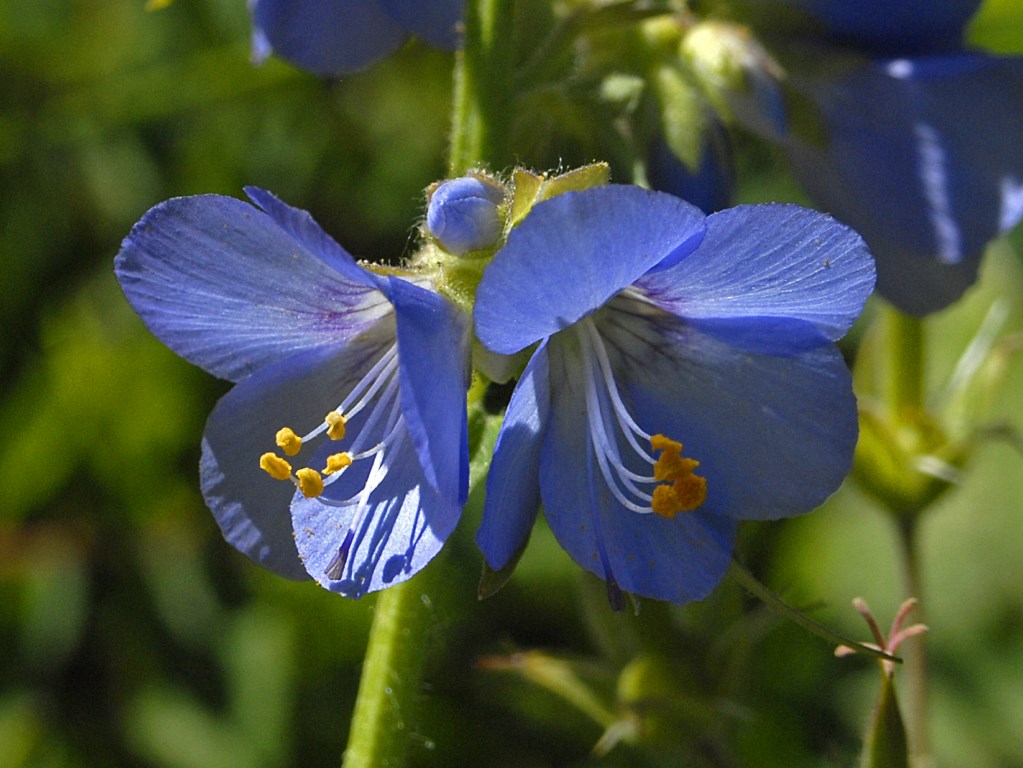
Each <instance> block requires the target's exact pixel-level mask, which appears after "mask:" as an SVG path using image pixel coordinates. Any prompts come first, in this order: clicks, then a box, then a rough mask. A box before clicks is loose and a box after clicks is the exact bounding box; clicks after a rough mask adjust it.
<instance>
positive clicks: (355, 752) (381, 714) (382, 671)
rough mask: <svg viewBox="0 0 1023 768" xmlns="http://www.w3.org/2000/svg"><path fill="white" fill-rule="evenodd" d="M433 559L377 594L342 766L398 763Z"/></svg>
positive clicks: (417, 675) (417, 674)
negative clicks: (430, 562)
mask: <svg viewBox="0 0 1023 768" xmlns="http://www.w3.org/2000/svg"><path fill="white" fill-rule="evenodd" d="M437 573H439V570H438V568H437V564H436V563H435V564H434V565H433V567H430V568H426V569H424V570H423V571H421V572H420V573H419V574H417V575H416V576H415V578H413V579H411V580H410V581H406V582H404V583H402V584H397V585H395V586H393V587H390V588H388V589H385V590H384V591H383V592H381V593H380V595H379V597H378V598H377V602H376V606H375V608H374V612H373V623H372V625H371V627H370V632H369V646H368V648H367V650H366V659H365V662H364V665H363V668H362V677H361V678H360V680H359V695H358V698H357V699H356V702H355V711H354V712H353V714H352V725H351V730H350V732H349V735H348V748H347V749H346V750H345V756H344V768H385V767H386V766H391V767H393V768H398V767H399V766H402V765H404V764H405V753H406V751H407V748H408V738H409V733H410V730H411V727H412V725H413V724H412V723H410V722H409V719H410V717H411V716H412V715H413V712H414V710H415V707H416V704H417V700H418V698H419V695H420V692H419V687H420V681H421V677H422V671H423V659H424V656H425V653H424V651H425V647H424V646H425V645H426V639H427V637H428V634H429V629H430V619H431V616H432V610H431V605H432V601H431V599H430V594H431V593H432V592H433V591H434V590H433V589H432V588H433V586H434V581H435V579H436V578H437V576H436V574H437Z"/></svg>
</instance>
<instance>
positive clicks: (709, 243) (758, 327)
mask: <svg viewBox="0 0 1023 768" xmlns="http://www.w3.org/2000/svg"><path fill="white" fill-rule="evenodd" d="M637 284H638V285H639V286H640V287H641V288H642V289H643V290H644V292H646V293H647V294H648V295H649V296H650V298H651V299H652V300H653V301H654V302H655V303H656V304H658V305H659V306H661V307H663V308H665V309H667V310H669V311H671V312H674V313H675V314H678V315H682V316H684V317H685V318H687V319H692V320H694V321H706V323H705V327H706V329H707V330H708V332H714V329H715V328H724V329H732V330H734V331H735V332H736V333H737V336H736V337H735V343H738V335H739V334H740V333H741V334H742V335H745V336H746V337H747V339H748V341H747V343H746V344H745V346H746V348H748V349H754V350H756V349H759V350H760V351H763V352H768V351H771V349H772V348H775V347H763V346H761V345H762V344H768V345H781V346H779V347H776V348H775V349H776V350H777V351H778V352H780V351H781V350H782V349H783V348H785V347H786V346H788V345H789V344H790V343H791V344H792V345H794V346H792V347H791V348H792V349H794V350H799V349H805V348H806V346H807V342H811V341H812V338H813V334H812V333H809V332H808V330H807V329H802V330H801V329H799V328H798V324H795V323H792V322H791V321H793V320H796V321H804V322H806V323H810V324H812V325H813V326H815V327H816V328H818V329H819V331H820V333H821V334H822V337H823V338H826V339H831V340H834V339H838V338H840V337H841V336H843V335H844V334H845V332H846V331H848V330H849V327H850V326H851V325H852V323H853V321H854V320H855V319H856V317H857V316H859V314H860V312H862V311H863V304H864V302H865V301H866V299H867V296H868V295H869V294H870V291H871V290H872V289H873V287H874V260H873V259H872V258H871V255H870V252H869V251H868V250H867V247H866V245H865V244H864V242H863V240H862V238H860V236H859V235H857V234H856V233H855V232H854V231H853V230H851V229H850V228H849V227H847V226H845V225H843V224H840V223H838V222H837V221H835V220H834V219H832V218H831V217H830V216H825V215H823V214H820V213H817V212H815V211H810V210H807V209H805V208H801V207H799V206H795V205H755V206H754V205H748V206H739V207H737V208H730V209H728V210H726V211H721V212H719V213H715V214H713V215H711V216H709V217H707V234H706V236H705V237H704V239H703V241H702V242H701V243H700V245H699V247H698V248H697V249H696V250H695V251H694V252H693V253H692V254H691V255H690V256H689V257H688V258H687V259H685V261H683V262H682V263H681V264H678V265H677V266H675V267H672V268H669V269H665V270H661V271H658V272H654V273H652V274H650V275H647V276H645V277H643V278H641V279H640V280H639V281H638V283H637ZM780 325H783V326H785V328H787V329H789V332H786V330H785V329H783V328H781V327H779V326H780ZM754 337H756V338H758V339H759V341H756V340H755V338H754ZM751 344H752V346H750V345H751ZM811 346H812V344H811Z"/></svg>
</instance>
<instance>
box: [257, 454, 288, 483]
mask: <svg viewBox="0 0 1023 768" xmlns="http://www.w3.org/2000/svg"><path fill="white" fill-rule="evenodd" d="M259 468H260V469H262V470H263V471H264V472H266V473H267V474H268V475H270V477H272V478H273V479H274V480H287V479H288V478H289V477H291V465H290V464H289V463H288V462H286V461H285V460H284V459H282V458H281V457H280V456H278V455H277V454H276V453H264V454H263V455H262V456H260V457H259Z"/></svg>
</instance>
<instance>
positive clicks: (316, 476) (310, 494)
mask: <svg viewBox="0 0 1023 768" xmlns="http://www.w3.org/2000/svg"><path fill="white" fill-rule="evenodd" d="M295 477H296V478H298V490H300V491H302V495H303V496H305V497H306V498H307V499H313V498H315V497H317V496H319V495H320V494H321V493H323V478H322V477H321V476H320V473H319V472H317V471H316V470H315V469H313V468H312V467H303V468H302V469H300V470H298V471H297V472H296V473H295Z"/></svg>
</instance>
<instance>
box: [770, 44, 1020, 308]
mask: <svg viewBox="0 0 1023 768" xmlns="http://www.w3.org/2000/svg"><path fill="white" fill-rule="evenodd" d="M801 87H803V88H804V89H805V92H806V93H807V94H808V96H810V97H811V98H813V99H814V100H815V101H816V103H817V104H818V106H819V108H820V111H821V113H822V114H823V119H824V122H825V126H824V128H825V133H826V136H827V144H826V145H825V146H823V147H821V146H815V145H813V144H810V143H804V142H798V141H792V142H790V143H789V144H788V145H787V146H786V149H787V154H788V157H789V160H790V163H791V164H792V167H793V170H794V172H795V174H796V176H797V178H799V180H800V181H801V182H802V183H803V185H804V186H805V187H806V189H807V191H808V192H809V193H810V195H811V197H812V198H813V199H814V200H815V202H816V203H817V204H818V205H819V206H820V207H822V208H824V209H825V210H827V211H828V212H830V213H832V214H834V215H835V216H836V217H838V218H839V219H841V220H842V221H844V222H845V223H847V224H849V225H851V226H853V227H855V228H856V229H857V230H858V231H859V232H860V233H861V234H862V235H863V237H864V238H865V239H866V241H867V243H868V244H869V246H870V248H871V251H872V252H873V253H874V255H875V256H876V257H877V269H878V291H879V293H881V294H882V295H883V296H884V297H885V298H887V299H889V300H890V301H892V302H893V303H894V304H895V305H896V306H898V307H899V308H900V309H902V310H903V311H906V312H910V313H913V314H926V313H929V312H933V311H936V310H938V309H942V308H943V307H945V306H947V305H949V304H951V303H952V302H953V301H955V300H956V299H957V298H958V297H959V296H960V295H961V294H962V293H963V291H964V290H966V288H968V287H969V286H970V285H971V284H972V283H973V281H974V280H975V279H976V275H977V270H978V268H979V264H980V259H981V256H982V255H983V252H984V249H985V246H986V245H987V243H988V242H989V241H990V240H991V239H993V238H995V237H997V236H998V235H999V234H1001V233H1003V232H1005V231H1007V230H1008V229H1010V228H1012V227H1013V226H1015V225H1016V223H1017V222H1018V221H1019V220H1020V218H1021V216H1023V142H1021V141H1020V140H1019V137H1020V136H1021V135H1023V58H995V57H991V56H987V55H984V54H969V53H964V54H959V55H954V56H942V57H928V58H920V59H899V60H894V61H890V62H876V63H871V64H866V65H864V66H862V67H860V68H859V69H857V70H855V71H854V72H851V73H849V74H847V75H845V76H844V77H840V78H838V79H832V78H829V77H827V78H826V77H823V76H822V77H821V78H820V79H818V80H814V81H812V82H811V81H807V82H804V83H802V86H801Z"/></svg>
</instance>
